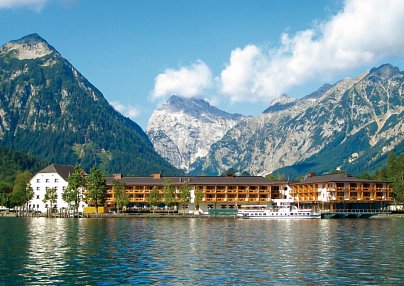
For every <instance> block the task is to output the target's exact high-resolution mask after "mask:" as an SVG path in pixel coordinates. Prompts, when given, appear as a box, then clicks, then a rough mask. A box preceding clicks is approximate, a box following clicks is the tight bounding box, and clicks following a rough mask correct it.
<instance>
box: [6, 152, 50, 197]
mask: <svg viewBox="0 0 404 286" xmlns="http://www.w3.org/2000/svg"><path fill="white" fill-rule="evenodd" d="M0 158H1V160H0V185H1V183H2V182H3V183H8V184H13V183H14V180H15V177H16V176H17V173H18V172H23V171H30V172H31V173H33V174H34V173H36V172H38V171H39V170H41V169H42V168H44V167H45V166H46V165H48V163H47V162H45V161H41V160H37V159H36V158H34V157H31V156H29V155H27V154H24V153H21V152H16V151H12V150H9V149H6V148H2V147H0ZM1 191H3V190H1V189H0V193H1Z"/></svg>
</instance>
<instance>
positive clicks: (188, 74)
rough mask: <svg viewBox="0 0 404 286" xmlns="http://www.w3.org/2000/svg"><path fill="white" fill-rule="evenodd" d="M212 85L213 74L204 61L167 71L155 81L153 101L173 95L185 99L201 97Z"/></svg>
mask: <svg viewBox="0 0 404 286" xmlns="http://www.w3.org/2000/svg"><path fill="white" fill-rule="evenodd" d="M211 84H212V73H211V71H210V69H209V67H208V66H207V65H206V64H205V63H204V62H202V61H200V60H199V61H197V62H196V63H194V64H192V65H190V66H184V67H180V68H179V69H166V70H165V71H164V72H163V73H161V74H159V75H158V76H157V77H156V78H155V79H154V89H153V91H152V99H158V98H163V97H166V96H170V95H173V94H176V95H181V96H184V97H194V96H199V95H201V94H202V93H203V92H204V91H205V90H206V89H207V88H209V87H210V86H211Z"/></svg>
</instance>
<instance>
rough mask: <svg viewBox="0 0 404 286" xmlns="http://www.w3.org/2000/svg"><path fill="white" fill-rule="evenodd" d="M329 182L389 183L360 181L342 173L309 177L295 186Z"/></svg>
mask: <svg viewBox="0 0 404 286" xmlns="http://www.w3.org/2000/svg"><path fill="white" fill-rule="evenodd" d="M327 182H346V183H350V182H352V183H359V182H361V183H388V181H377V180H367V179H360V178H357V177H354V176H351V175H349V174H346V173H340V174H327V175H321V176H312V177H307V178H305V179H303V180H301V181H299V182H295V183H294V184H310V183H327Z"/></svg>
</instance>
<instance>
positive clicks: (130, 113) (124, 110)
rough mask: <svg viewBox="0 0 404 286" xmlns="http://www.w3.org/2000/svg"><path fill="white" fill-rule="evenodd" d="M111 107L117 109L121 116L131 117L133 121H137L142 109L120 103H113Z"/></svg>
mask: <svg viewBox="0 0 404 286" xmlns="http://www.w3.org/2000/svg"><path fill="white" fill-rule="evenodd" d="M111 105H112V106H113V107H114V108H115V110H116V111H119V112H120V113H121V114H123V115H125V116H126V117H129V118H130V119H132V120H135V119H136V118H137V117H139V115H140V113H141V112H140V108H139V107H137V106H134V105H130V104H123V103H120V102H118V101H113V102H111Z"/></svg>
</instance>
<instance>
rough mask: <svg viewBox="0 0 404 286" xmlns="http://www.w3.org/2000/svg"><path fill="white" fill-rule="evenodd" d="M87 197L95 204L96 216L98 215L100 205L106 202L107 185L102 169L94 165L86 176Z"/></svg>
mask: <svg viewBox="0 0 404 286" xmlns="http://www.w3.org/2000/svg"><path fill="white" fill-rule="evenodd" d="M86 183H87V190H86V199H88V200H89V202H91V203H93V204H94V205H95V216H96V217H98V205H99V204H103V203H104V199H105V195H106V191H107V185H106V181H105V178H104V175H103V174H102V172H101V170H100V169H98V168H97V166H94V167H92V168H91V170H90V174H89V175H88V176H87V178H86Z"/></svg>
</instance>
